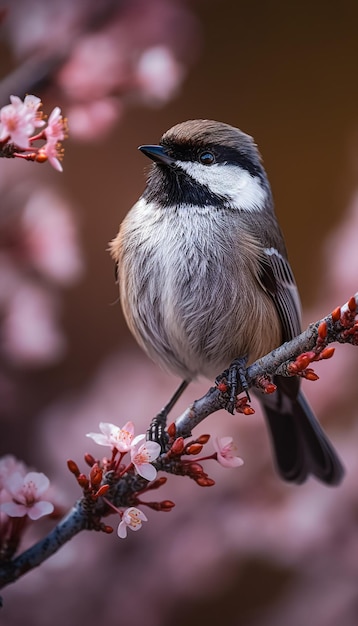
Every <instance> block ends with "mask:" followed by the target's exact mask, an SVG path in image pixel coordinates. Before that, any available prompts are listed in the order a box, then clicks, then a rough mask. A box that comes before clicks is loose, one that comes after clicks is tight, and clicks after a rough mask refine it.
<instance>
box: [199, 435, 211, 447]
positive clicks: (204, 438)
mask: <svg viewBox="0 0 358 626" xmlns="http://www.w3.org/2000/svg"><path fill="white" fill-rule="evenodd" d="M209 439H210V435H200V437H198V438H197V440H196V441H197V443H201V444H202V445H205V444H206V443H208V441H209Z"/></svg>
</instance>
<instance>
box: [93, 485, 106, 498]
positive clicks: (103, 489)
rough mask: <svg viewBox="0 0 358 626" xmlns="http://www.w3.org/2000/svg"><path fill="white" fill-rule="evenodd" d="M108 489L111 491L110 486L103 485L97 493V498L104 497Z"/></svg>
mask: <svg viewBox="0 0 358 626" xmlns="http://www.w3.org/2000/svg"><path fill="white" fill-rule="evenodd" d="M108 489H109V485H101V487H100V488H99V489H98V491H97V493H96V497H97V498H100V497H101V496H104V495H105V494H106V493H107V491H108Z"/></svg>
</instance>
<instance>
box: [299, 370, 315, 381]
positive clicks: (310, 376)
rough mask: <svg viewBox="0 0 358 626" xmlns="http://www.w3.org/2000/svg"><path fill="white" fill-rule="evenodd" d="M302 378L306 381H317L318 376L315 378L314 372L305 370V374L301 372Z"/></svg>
mask: <svg viewBox="0 0 358 626" xmlns="http://www.w3.org/2000/svg"><path fill="white" fill-rule="evenodd" d="M303 375H304V378H306V379H307V380H312V381H314V380H318V379H319V376H317V374H316V372H314V371H313V370H312V369H310V368H309V369H306V371H305V372H303Z"/></svg>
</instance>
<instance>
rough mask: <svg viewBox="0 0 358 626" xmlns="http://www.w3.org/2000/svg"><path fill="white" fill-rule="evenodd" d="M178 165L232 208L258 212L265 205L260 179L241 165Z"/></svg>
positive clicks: (181, 162)
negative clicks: (225, 200) (224, 199)
mask: <svg viewBox="0 0 358 626" xmlns="http://www.w3.org/2000/svg"><path fill="white" fill-rule="evenodd" d="M176 163H177V165H178V166H179V167H180V168H181V169H182V170H184V171H185V172H186V173H187V174H188V175H189V176H191V177H192V178H193V179H194V180H196V181H197V182H198V183H199V184H200V185H205V186H206V187H208V189H209V190H210V191H211V192H212V193H214V194H216V195H219V196H221V197H223V198H226V199H227V202H228V205H229V206H230V207H232V208H238V209H241V210H242V211H257V210H260V209H262V208H263V206H264V204H265V200H266V191H265V189H264V188H263V187H262V185H261V182H260V179H259V177H258V176H251V175H250V174H249V172H248V171H247V170H244V169H242V168H241V167H240V166H239V165H228V164H222V165H221V164H220V163H215V164H214V165H202V164H201V163H193V162H191V161H176Z"/></svg>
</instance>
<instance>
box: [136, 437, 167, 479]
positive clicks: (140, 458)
mask: <svg viewBox="0 0 358 626" xmlns="http://www.w3.org/2000/svg"><path fill="white" fill-rule="evenodd" d="M143 439H144V440H145V435H137V437H135V438H134V439H133V441H132V446H131V461H132V463H133V465H134V467H135V468H136V470H137V472H138V474H139V475H140V476H142V477H143V478H145V479H146V480H154V479H155V478H156V476H157V470H156V469H155V467H154V466H153V465H152V464H151V461H155V459H156V458H158V456H159V454H160V445H159V443H156V442H155V441H145V443H142V444H141V445H139V444H140V442H141V441H143Z"/></svg>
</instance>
